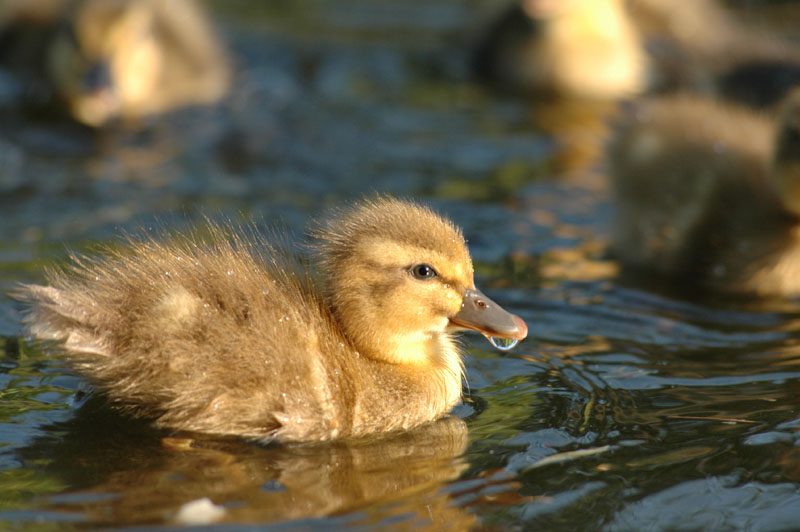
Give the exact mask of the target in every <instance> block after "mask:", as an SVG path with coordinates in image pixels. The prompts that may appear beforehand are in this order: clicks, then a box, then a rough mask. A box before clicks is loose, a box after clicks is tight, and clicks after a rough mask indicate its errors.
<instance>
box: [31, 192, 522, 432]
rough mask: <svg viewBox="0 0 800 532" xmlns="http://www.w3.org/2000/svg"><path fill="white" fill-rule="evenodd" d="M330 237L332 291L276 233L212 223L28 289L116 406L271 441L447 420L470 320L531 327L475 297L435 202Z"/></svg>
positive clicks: (360, 209) (393, 208)
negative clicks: (274, 240)
mask: <svg viewBox="0 0 800 532" xmlns="http://www.w3.org/2000/svg"><path fill="white" fill-rule="evenodd" d="M317 237H318V239H319V241H320V247H319V250H320V259H321V270H322V273H323V277H325V279H326V280H327V288H326V293H325V294H322V293H319V292H317V291H316V290H315V287H314V286H313V284H312V282H311V281H310V280H309V278H308V276H307V274H306V273H305V272H304V271H303V269H302V268H300V267H299V266H297V265H296V264H295V263H293V262H292V261H290V259H288V258H287V256H286V255H285V254H283V253H282V252H280V251H277V250H276V249H274V248H272V247H270V246H269V245H268V244H267V243H266V242H264V241H262V240H258V241H248V240H246V238H245V236H243V235H241V234H239V235H238V236H237V235H236V234H233V235H229V234H225V232H224V231H222V230H220V229H218V228H216V229H213V228H212V233H211V243H210V244H201V243H198V242H197V241H195V240H184V241H182V242H181V241H177V242H173V243H157V242H155V241H145V242H140V243H134V244H132V247H131V249H130V250H127V251H125V252H120V253H112V254H110V255H108V256H106V257H104V258H99V259H96V260H77V261H76V264H75V266H74V267H73V268H72V269H70V270H69V271H67V272H64V273H60V274H53V275H51V276H50V282H51V284H52V286H49V287H44V286H35V285H28V286H25V287H23V288H22V289H21V291H20V293H19V297H20V298H21V299H23V300H25V301H27V302H28V303H29V304H30V306H31V316H30V321H31V326H30V331H31V332H32V334H33V335H35V336H36V337H38V338H40V339H45V340H55V341H58V342H61V343H63V347H64V349H65V352H66V354H67V356H68V357H69V359H70V360H71V361H72V362H74V364H75V366H76V367H77V368H78V370H79V371H81V372H82V373H84V374H85V375H87V376H88V377H89V378H91V379H92V381H94V383H95V384H96V385H97V386H98V387H99V388H100V389H101V390H103V391H104V392H105V393H106V394H108V396H109V397H110V398H111V399H112V400H114V401H115V402H117V403H119V404H121V405H123V406H124V407H126V408H128V409H130V410H132V411H133V412H134V413H136V414H138V415H141V416H146V417H152V418H154V419H155V420H156V423H157V424H158V425H159V426H162V427H169V428H173V429H183V430H190V431H199V432H208V433H219V434H233V435H239V436H244V437H247V438H252V439H258V440H261V441H269V440H273V439H277V440H282V441H287V440H293V441H298V440H303V441H313V440H329V439H333V438H337V437H349V436H362V435H366V434H370V433H375V432H381V431H389V430H396V429H406V428H410V427H414V426H416V425H420V424H422V423H425V422H427V421H431V420H433V419H436V418H438V417H440V416H442V415H444V414H445V413H447V412H448V411H449V410H450V409H451V408H452V407H453V406H454V405H455V404H456V403H457V402H458V400H459V398H460V396H461V376H462V366H461V361H460V357H459V353H458V349H457V348H456V345H455V343H454V341H453V338H452V334H451V332H452V330H453V329H454V328H455V327H458V328H473V329H478V330H482V331H483V332H485V333H486V334H490V333H491V334H494V335H496V336H506V337H513V338H518V339H521V338H522V337H524V336H525V334H526V331H527V328H526V327H525V325H524V323H523V322H522V321H521V320H520V319H519V318H517V317H516V316H513V315H511V314H508V313H507V312H505V311H503V310H502V309H500V308H499V307H496V306H495V305H493V304H492V302H491V301H489V300H488V299H485V297H484V296H480V297H479V296H476V295H475V294H479V292H477V291H475V290H474V285H473V281H472V263H471V260H470V257H469V253H468V251H467V248H466V246H465V244H464V240H463V237H462V236H461V233H460V231H459V230H458V229H457V228H455V227H454V226H453V225H452V224H451V223H450V222H448V221H446V220H443V219H442V218H440V217H438V216H437V215H436V214H434V213H433V212H431V211H429V210H428V209H425V208H422V207H419V206H417V205H415V204H411V203H405V202H400V201H396V200H389V199H380V200H376V201H374V202H368V203H364V204H361V205H359V206H357V207H355V208H353V209H352V210H351V211H348V212H346V213H344V214H343V215H342V216H341V217H340V218H339V219H338V220H337V221H334V222H332V223H331V224H330V225H328V226H327V227H324V228H322V229H320V230H319V231H318V233H317ZM415 268H417V270H425V268H430V270H431V272H433V273H432V274H430V275H429V276H428V277H425V275H428V274H426V272H427V270H425V271H417V270H415ZM481 298H482V299H481ZM479 299H481V301H484V302H485V303H486V304H488V305H489V306H490V307H492V308H490V309H489V310H483V309H481V308H478V307H476V305H478V304H480V303H481V301H479ZM462 307H463V308H464V309H465V310H462ZM470 313H471V314H470ZM476 313H477V314H476ZM475 316H480V319H475Z"/></svg>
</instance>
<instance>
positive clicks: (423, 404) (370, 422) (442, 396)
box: [352, 332, 463, 436]
mask: <svg viewBox="0 0 800 532" xmlns="http://www.w3.org/2000/svg"><path fill="white" fill-rule="evenodd" d="M395 349H396V350H397V351H396V353H399V354H403V355H404V356H407V357H409V358H410V357H412V356H413V357H414V358H413V359H412V360H411V361H407V360H403V361H402V362H390V361H387V360H386V357H377V356H372V355H370V354H369V353H368V352H366V353H365V352H361V351H359V357H358V361H359V363H358V366H359V367H360V371H361V374H362V376H364V377H365V378H366V379H367V380H368V381H369V382H371V383H372V386H373V387H374V391H379V393H377V394H376V393H373V394H371V395H370V396H369V397H365V398H364V400H363V401H358V402H357V405H356V407H355V411H354V420H353V428H352V435H355V436H357V435H363V434H368V433H370V432H373V431H374V430H375V427H377V426H381V427H383V428H384V430H406V429H409V428H412V427H415V426H417V425H420V424H422V423H426V422H428V421H430V420H431V419H435V418H438V417H441V416H442V415H444V414H446V413H448V412H449V411H450V410H451V409H452V408H453V407H454V406H455V405H456V404H457V403H458V402H459V400H460V399H461V376H462V373H463V371H462V364H461V359H460V356H459V353H458V349H457V348H456V345H455V343H454V341H453V339H452V338H451V337H450V335H449V334H448V333H446V332H435V333H428V334H420V335H418V336H417V337H414V338H409V337H406V338H404V339H403V340H402V341H400V340H398V341H397V344H396V345H395Z"/></svg>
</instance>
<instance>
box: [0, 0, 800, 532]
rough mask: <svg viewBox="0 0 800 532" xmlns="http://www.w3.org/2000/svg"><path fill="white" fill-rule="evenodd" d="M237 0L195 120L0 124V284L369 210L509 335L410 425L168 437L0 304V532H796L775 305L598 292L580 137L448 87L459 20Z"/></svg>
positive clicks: (464, 84)
mask: <svg viewBox="0 0 800 532" xmlns="http://www.w3.org/2000/svg"><path fill="white" fill-rule="evenodd" d="M252 4H255V3H254V2H250V3H247V2H243V1H242V2H233V3H231V2H219V5H220V6H221V10H220V14H219V17H218V18H219V20H220V22H221V23H222V24H223V27H224V29H225V30H226V32H227V35H228V37H229V41H230V43H231V45H232V46H233V47H234V49H235V50H236V52H237V54H238V56H239V64H238V68H239V76H240V77H239V80H240V81H239V83H237V87H236V90H235V92H234V94H233V95H232V97H231V98H230V100H229V101H228V102H227V103H226V105H225V106H223V107H222V108H220V109H215V110H204V111H200V112H199V113H198V114H192V113H187V114H181V115H179V116H176V117H175V118H174V119H173V120H171V121H169V122H168V123H167V124H161V125H153V126H149V127H148V128H147V129H146V130H145V131H144V132H140V133H137V134H131V133H123V132H119V133H111V134H108V135H106V136H105V137H103V138H93V137H92V136H91V135H90V134H88V133H87V132H85V131H81V130H73V129H72V128H70V127H69V126H66V125H59V126H57V127H53V126H52V125H48V124H42V123H28V122H26V121H24V120H22V119H21V118H20V117H16V118H15V117H14V116H13V115H12V114H9V116H8V117H4V120H2V121H0V122H1V123H0V133H2V135H1V136H0V211H2V215H0V235H2V242H0V289H2V291H3V292H5V291H6V290H7V289H9V288H10V287H11V286H12V285H13V283H15V282H18V281H41V280H42V276H43V268H44V267H45V266H46V265H48V264H52V263H53V262H58V261H62V260H64V259H65V257H66V256H67V253H68V251H67V248H72V249H75V248H77V249H81V250H83V249H89V250H91V248H92V245H93V244H95V243H98V242H103V243H106V242H109V241H111V242H113V238H114V235H116V234H118V233H119V232H120V231H122V230H138V229H140V228H144V229H145V230H147V229H148V228H150V227H162V228H167V229H169V228H182V227H186V226H188V225H190V224H191V223H192V222H194V221H196V220H198V219H200V218H201V217H202V216H204V215H210V216H212V217H215V216H220V217H227V218H233V219H247V220H249V219H255V221H256V223H257V224H261V225H262V226H268V225H272V224H274V223H279V224H281V225H283V226H285V227H286V228H287V229H289V230H290V231H291V232H293V233H294V234H295V235H298V238H301V237H302V234H303V231H304V228H305V227H306V224H307V222H308V218H309V217H310V216H317V215H319V214H320V213H321V212H323V211H324V209H326V208H327V207H329V206H333V205H336V204H339V203H340V202H341V201H344V200H347V199H351V198H354V197H359V196H361V195H362V194H365V193H371V192H387V193H392V194H398V195H404V196H409V197H413V198H417V199H420V200H421V201H425V202H427V203H429V204H431V205H432V206H434V207H435V208H436V209H438V210H440V211H442V212H444V213H446V214H447V215H448V216H450V217H451V218H453V219H454V220H455V221H456V222H457V223H458V224H459V225H461V226H462V227H463V228H464V231H465V234H466V236H467V238H468V240H469V245H470V248H471V251H472V254H473V258H474V261H475V267H476V275H477V284H478V285H479V286H480V287H481V288H482V289H483V290H484V291H486V292H487V294H489V295H490V296H491V297H492V299H494V300H496V301H498V302H499V303H501V304H502V305H503V306H504V307H505V308H507V309H508V310H509V311H511V312H514V313H515V314H518V315H519V316H521V317H522V318H523V319H524V320H525V321H526V322H527V324H528V326H529V336H528V338H527V339H526V340H525V341H523V342H521V343H520V344H519V345H517V346H516V347H515V349H514V350H512V351H509V352H507V353H501V352H499V351H497V350H495V349H494V348H492V346H491V345H490V344H489V343H487V342H486V340H485V339H484V338H482V337H480V336H479V335H471V336H466V337H465V342H464V343H465V350H466V352H467V356H466V358H465V364H466V369H467V377H468V382H467V383H465V401H464V403H463V404H462V405H461V406H459V407H457V408H456V410H455V411H454V413H453V414H454V417H452V418H449V419H445V420H442V421H441V422H439V423H435V424H432V425H430V426H427V427H424V428H422V429H420V430H417V431H412V432H409V433H403V434H398V435H393V436H390V437H387V438H384V439H377V440H369V441H359V442H349V443H348V442H340V443H335V444H325V445H309V446H287V447H282V448H277V447H276V448H270V447H268V448H263V447H257V446H252V445H247V444H244V443H242V442H238V441H219V440H213V439H208V440H205V439H199V440H196V441H194V442H193V443H190V442H188V441H187V440H185V439H182V435H172V434H165V433H158V432H155V431H153V430H151V429H149V428H147V426H146V425H143V424H140V423H137V422H134V421H132V420H129V419H126V418H124V417H122V416H120V415H118V414H116V413H114V412H112V411H109V410H108V409H107V408H106V407H105V406H104V405H103V404H101V402H100V401H98V400H97V399H93V398H89V397H90V396H87V394H86V392H87V391H88V386H87V384H86V383H85V382H83V381H82V380H81V379H80V378H78V377H76V376H74V375H73V374H72V373H70V372H69V371H68V370H67V369H66V368H65V366H64V365H63V363H61V362H60V361H59V360H58V359H57V357H50V356H48V355H47V353H44V352H42V351H41V350H40V349H39V348H37V347H35V346H31V345H29V344H28V343H26V342H25V341H24V339H22V338H21V337H20V330H21V324H20V320H21V315H20V313H19V308H18V307H17V306H16V305H15V303H13V302H12V301H11V300H9V299H8V298H5V297H4V296H3V297H0V337H1V338H2V339H0V349H1V351H0V352H2V355H3V356H2V358H0V381H1V382H0V394H2V395H1V397H2V401H0V523H1V524H0V528H3V529H12V530H52V529H59V530H63V529H72V528H74V529H83V528H97V527H102V528H106V529H107V528H121V527H126V526H134V525H135V526H144V527H148V526H163V525H167V526H173V527H179V526H181V523H180V522H179V515H180V513H179V509H180V508H181V507H182V506H183V505H185V504H186V503H189V502H191V501H195V500H198V499H202V498H204V497H207V498H208V499H209V500H210V501H212V503H213V505H214V507H215V508H221V509H222V510H223V516H222V523H223V525H221V526H225V527H227V528H228V529H229V530H240V529H242V530H243V529H248V528H247V527H248V525H253V524H258V525H259V526H260V529H275V530H287V529H303V530H315V529H319V530H323V529H324V530H338V529H344V528H354V529H357V530H384V529H401V530H407V529H426V528H428V529H431V530H466V529H470V528H482V529H485V530H524V529H542V530H564V531H575V530H613V531H623V530H630V531H637V530H644V529H647V530H665V531H666V530H739V529H747V530H771V531H772V530H796V529H798V528H799V527H800V510H799V509H800V489H798V486H799V484H798V482H800V432H799V431H800V416H798V406H800V342H798V333H797V330H798V328H800V306H798V305H797V304H796V302H793V301H788V302H787V301H752V300H731V299H723V298H711V297H708V296H702V295H700V294H696V293H693V292H692V291H690V290H683V289H681V287H678V286H674V285H672V286H670V285H669V284H667V283H664V282H658V281H655V280H653V279H648V278H643V279H642V278H632V277H630V276H627V275H623V276H620V275H619V273H618V271H617V267H616V264H615V263H613V262H612V261H609V260H607V259H606V258H605V256H604V254H603V248H604V244H605V241H606V236H607V235H606V227H607V223H608V220H609V216H610V206H609V204H608V200H607V197H606V195H605V193H604V192H603V189H602V173H601V172H600V171H598V170H597V169H596V168H595V167H594V166H593V163H592V157H591V156H592V154H593V153H595V152H596V146H595V145H593V143H594V141H595V140H597V137H598V135H600V134H601V132H602V127H598V126H597V124H598V122H596V121H595V122H591V121H590V122H586V120H585V116H586V115H584V114H582V113H578V114H577V115H576V114H575V112H573V111H574V110H573V109H570V110H569V112H568V111H567V110H565V111H564V115H565V116H570V117H575V116H579V117H581V118H580V119H577V120H575V121H572V122H571V121H566V122H565V123H563V124H561V123H557V122H556V123H548V124H545V125H542V123H541V121H542V117H543V116H547V117H553V116H555V117H556V118H557V117H558V116H560V112H559V109H558V108H553V107H547V108H546V109H541V108H540V109H539V110H537V109H536V108H535V107H534V108H531V106H530V105H529V104H528V103H526V102H525V101H524V100H521V99H515V98H512V97H509V96H503V95H498V94H494V93H492V92H491V91H488V90H486V89H484V88H482V87H479V86H477V85H474V84H472V83H470V82H469V81H468V79H467V76H466V71H465V68H464V53H465V50H466V49H467V47H468V43H469V42H470V35H471V32H472V31H473V30H474V28H476V27H477V26H478V25H479V23H480V19H481V16H482V15H483V14H484V13H485V10H486V9H487V6H481V5H479V4H478V3H477V2H468V1H466V0H464V1H452V2H445V1H439V2H422V1H414V2H390V1H388V0H387V1H374V0H370V1H359V0H353V1H344V2H340V1H337V2H333V1H322V0H318V1H311V0H303V1H295V2H291V3H289V2H270V3H265V4H262V3H258V5H260V6H264V5H265V6H268V7H262V8H259V9H258V10H256V11H253V12H245V10H244V8H243V6H247V5H252ZM270 5H271V7H269V6H270ZM225 6H227V7H225ZM585 112H586V113H588V114H589V115H591V114H592V113H594V114H595V115H596V114H602V113H603V112H605V110H603V109H587V110H585ZM6 113H7V112H6ZM7 114H8V113H7ZM575 139H578V140H577V141H575Z"/></svg>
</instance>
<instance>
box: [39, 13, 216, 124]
mask: <svg viewBox="0 0 800 532" xmlns="http://www.w3.org/2000/svg"><path fill="white" fill-rule="evenodd" d="M45 61H46V70H47V74H48V76H49V77H50V81H51V83H52V84H53V86H54V88H55V92H56V93H57V96H58V97H59V98H60V99H61V100H63V101H64V103H65V104H66V106H67V108H68V110H69V112H70V113H71V114H72V115H73V116H74V117H75V118H76V119H77V120H78V121H80V122H83V123H85V124H87V125H90V126H100V125H102V124H104V123H106V122H107V121H109V120H111V119H113V118H116V117H119V116H121V117H124V118H132V117H136V116H140V115H146V114H152V113H157V112H161V111H164V110H166V109H168V108H170V107H175V106H176V105H185V104H190V103H207V102H212V101H215V100H217V99H218V98H219V97H221V96H222V95H223V94H224V92H225V91H226V89H227V86H228V74H229V72H228V65H227V60H226V57H225V54H224V53H223V52H222V49H221V48H220V47H219V45H218V43H217V40H216V37H215V35H214V34H213V31H211V28H210V26H209V25H208V24H207V21H206V19H205V16H204V12H203V11H202V10H201V9H200V6H198V5H197V4H195V3H194V2H193V0H170V1H169V2H164V1H163V0H76V1H75V2H73V3H72V5H71V8H70V9H69V10H68V12H67V13H66V14H65V16H64V17H63V19H62V21H61V23H60V24H59V26H58V29H57V30H56V32H55V35H54V37H53V39H52V42H51V45H50V46H49V48H48V52H47V57H46V58H45Z"/></svg>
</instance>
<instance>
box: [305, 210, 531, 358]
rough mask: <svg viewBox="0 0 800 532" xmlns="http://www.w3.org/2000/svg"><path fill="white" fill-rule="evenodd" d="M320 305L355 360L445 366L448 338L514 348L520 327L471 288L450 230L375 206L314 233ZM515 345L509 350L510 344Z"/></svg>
mask: <svg viewBox="0 0 800 532" xmlns="http://www.w3.org/2000/svg"><path fill="white" fill-rule="evenodd" d="M315 236H316V237H317V238H318V240H319V247H320V255H321V257H320V258H321V265H322V269H323V272H324V274H325V277H326V279H327V283H328V284H327V297H328V300H329V304H330V307H331V309H332V311H333V313H334V316H335V319H336V320H337V321H338V322H339V324H340V326H341V327H342V329H343V330H344V331H345V334H346V335H347V337H348V338H349V339H350V340H351V341H352V342H353V344H354V346H355V347H356V349H357V350H359V352H362V353H364V354H366V355H367V356H370V357H371V358H374V359H378V360H384V361H386V362H390V363H411V364H418V365H428V364H434V365H435V364H438V363H445V364H446V363H447V362H448V361H445V360H430V359H428V360H422V359H421V358H430V357H432V358H434V359H435V358H436V356H437V355H438V356H442V357H447V356H448V353H452V352H455V350H454V349H452V339H451V338H450V332H451V331H454V330H458V329H471V330H475V331H478V332H480V333H482V334H484V335H485V336H487V337H497V338H504V339H509V340H521V339H523V338H525V336H526V335H527V326H526V325H525V323H524V322H523V321H522V320H521V319H520V318H519V317H517V316H515V315H513V314H511V313H509V312H506V311H505V310H503V309H502V308H501V307H500V306H499V305H497V304H496V303H494V302H493V301H491V300H490V299H489V298H487V297H486V296H485V295H483V294H482V293H481V292H480V291H479V290H477V289H476V288H475V284H474V281H473V268H472V260H471V259H470V255H469V251H468V250H467V246H466V243H465V241H464V237H463V236H462V234H461V232H460V231H459V229H458V228H456V227H455V226H454V225H453V224H452V223H451V222H449V221H448V220H445V219H443V218H441V217H439V216H438V215H436V214H435V213H433V212H432V211H431V210H429V209H427V208H424V207H419V206H417V205H413V204H409V203H405V202H401V201H397V200H391V199H378V200H375V201H374V202H367V203H364V204H361V205H359V206H357V207H354V208H353V209H351V210H350V211H347V212H345V213H343V214H342V215H341V216H339V217H338V218H336V219H335V220H333V221H331V222H329V223H328V224H327V225H325V226H324V227H322V228H320V229H319V230H317V232H316V233H315ZM514 343H516V342H514Z"/></svg>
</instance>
